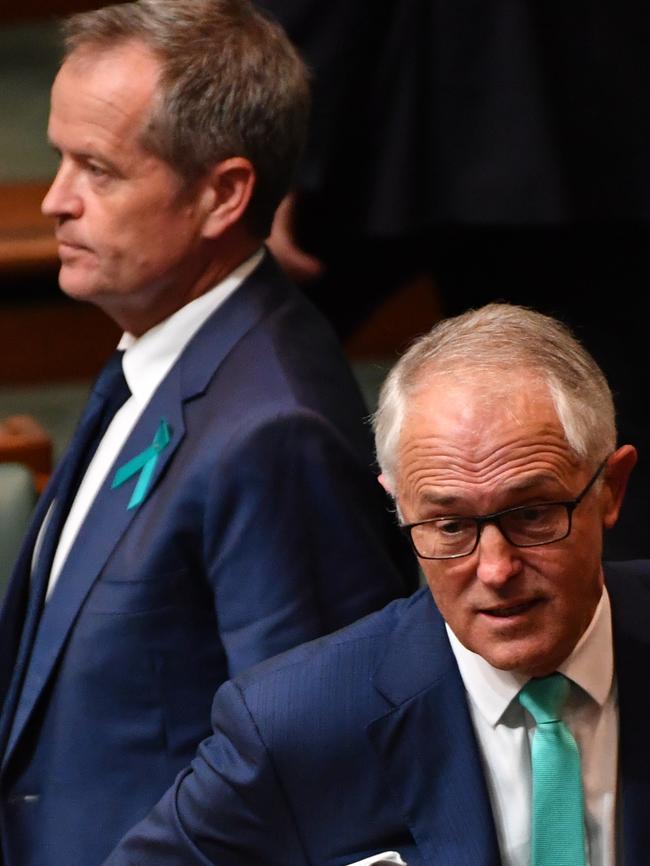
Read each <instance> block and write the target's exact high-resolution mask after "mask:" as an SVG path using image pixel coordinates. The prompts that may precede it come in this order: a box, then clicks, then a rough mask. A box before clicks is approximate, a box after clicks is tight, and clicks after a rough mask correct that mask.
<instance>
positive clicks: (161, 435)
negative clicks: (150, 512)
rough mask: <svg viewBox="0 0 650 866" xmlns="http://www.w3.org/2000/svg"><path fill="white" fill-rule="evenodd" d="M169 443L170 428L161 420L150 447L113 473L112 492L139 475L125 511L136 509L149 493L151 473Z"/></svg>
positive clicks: (170, 438) (170, 436) (170, 439)
mask: <svg viewBox="0 0 650 866" xmlns="http://www.w3.org/2000/svg"><path fill="white" fill-rule="evenodd" d="M171 441H172V428H171V427H170V426H169V424H168V423H167V422H166V421H165V419H164V418H163V419H162V420H161V422H160V426H159V427H158V429H157V430H156V435H155V436H154V437H153V442H152V443H151V445H150V446H149V447H148V448H145V449H144V451H142V452H141V453H140V454H137V455H136V456H135V457H133V458H132V459H131V460H129V461H128V463H125V464H124V466H120V468H119V469H118V470H117V472H116V473H115V477H114V478H113V483H112V484H111V489H112V490H115V488H117V487H121V486H122V484H124V482H125V481H128V480H129V478H132V477H133V476H134V475H136V474H137V473H138V472H139V473H140V477H139V478H138V481H137V484H136V485H135V489H134V491H133V495H132V496H131V499H130V501H129V504H128V505H127V511H130V510H131V509H132V508H137V507H138V505H141V504H142V502H144V499H145V497H146V495H147V492H148V491H149V486H150V485H151V479H152V478H153V473H154V470H155V468H156V464H157V463H158V458H159V456H160V453H161V452H162V451H164V449H165V448H166V447H167V446H168V445H169V443H170V442H171Z"/></svg>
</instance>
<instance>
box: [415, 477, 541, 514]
mask: <svg viewBox="0 0 650 866" xmlns="http://www.w3.org/2000/svg"><path fill="white" fill-rule="evenodd" d="M557 483H558V479H557V477H556V476H554V475H549V474H548V473H540V474H537V475H529V476H528V477H527V478H521V479H518V480H515V481H513V482H512V484H506V485H505V486H504V487H503V488H502V489H500V491H499V492H500V493H503V494H508V493H526V492H528V491H529V490H535V489H537V488H540V487H543V486H544V485H545V484H553V485H554V486H555V485H557ZM422 501H423V502H424V504H425V505H436V506H438V507H440V508H453V506H455V505H458V504H462V503H464V502H466V501H467V497H466V496H458V495H456V494H453V493H442V492H441V493H436V491H434V490H428V491H426V493H424V494H423V496H422Z"/></svg>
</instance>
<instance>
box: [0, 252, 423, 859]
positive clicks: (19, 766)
mask: <svg viewBox="0 0 650 866" xmlns="http://www.w3.org/2000/svg"><path fill="white" fill-rule="evenodd" d="M364 411H365V410H364V407H363V405H362V402H361V399H360V396H359V393H358V390H357V388H356V385H355V383H354V381H353V379H352V376H351V373H350V371H349V368H348V366H347V364H346V362H345V360H344V358H343V356H342V354H341V351H340V348H339V347H338V344H337V343H336V341H335V338H334V336H333V334H332V333H331V332H330V330H329V328H328V327H327V326H326V325H325V324H324V322H323V321H322V320H321V318H320V317H319V316H318V314H316V313H315V311H314V310H313V309H312V308H311V307H310V306H309V305H308V304H307V303H306V302H305V301H304V299H303V298H302V297H301V296H300V295H299V293H297V292H296V291H295V290H294V289H293V288H292V287H291V286H290V285H289V284H287V283H286V281H285V280H284V278H283V277H282V276H281V275H280V274H279V272H278V271H277V269H276V267H275V265H274V264H273V262H272V261H271V260H270V258H268V257H267V260H266V261H265V262H264V263H263V264H262V265H261V266H260V267H259V268H258V269H257V270H256V272H255V273H254V274H253V275H251V277H250V278H249V279H248V280H247V281H245V283H244V284H243V285H242V286H241V287H240V288H239V289H238V291H237V292H236V293H235V294H234V295H233V296H231V298H229V299H228V301H227V302H226V303H225V304H224V305H223V306H222V307H221V308H219V309H218V310H217V311H216V312H215V314H214V315H213V316H212V317H211V318H210V319H209V320H208V321H207V322H206V323H205V324H204V326H203V327H202V329H201V330H200V331H199V332H198V333H197V334H196V335H195V337H194V338H193V339H192V340H191V342H190V343H189V344H188V346H187V348H186V350H185V351H184V353H183V354H182V356H181V357H180V359H179V361H178V362H177V363H176V365H175V366H174V367H173V369H172V370H171V371H170V373H169V374H168V375H167V377H166V378H165V380H164V381H163V382H162V384H161V385H160V387H159V388H158V390H157V391H156V393H155V394H154V396H153V398H152V400H151V402H150V404H149V405H148V406H147V408H146V409H145V411H144V412H143V414H142V416H141V418H140V420H139V421H138V423H137V425H136V426H135V428H134V430H133V432H132V433H131V435H130V436H129V438H128V440H127V442H126V443H125V445H124V448H123V450H122V452H121V454H120V456H119V457H118V459H117V462H116V466H120V465H122V464H124V463H125V462H126V461H127V460H128V459H130V458H132V457H133V456H135V455H136V454H138V453H140V452H141V451H142V450H143V449H145V448H146V447H147V446H149V445H150V444H151V441H152V439H153V436H154V434H155V432H156V430H157V428H158V426H159V424H160V422H161V420H162V419H164V420H165V421H166V422H167V423H168V424H169V426H170V428H171V431H172V432H171V443H170V445H169V446H168V447H167V448H166V449H165V450H164V451H163V452H162V453H161V455H160V459H159V462H158V465H157V467H156V470H155V475H154V478H153V484H152V487H151V488H150V491H149V493H148V495H147V498H146V500H145V501H144V503H143V504H142V505H140V506H139V507H138V508H136V509H133V510H127V504H128V502H129V499H130V497H131V494H132V491H133V487H134V482H135V479H133V481H132V482H131V483H127V484H124V485H123V486H122V487H120V488H119V489H116V490H111V489H110V481H111V478H112V476H113V474H114V470H112V471H110V472H109V474H108V477H107V481H106V482H105V484H104V486H103V487H102V489H101V490H100V492H99V494H98V496H97V498H96V501H95V502H94V504H93V506H92V508H91V510H90V512H89V514H88V516H87V519H86V520H85V522H84V524H83V526H82V528H81V530H80V533H79V535H78V538H77V540H76V542H75V544H74V546H73V548H72V550H71V552H70V555H69V557H68V559H67V562H66V563H65V566H64V569H63V571H62V573H61V576H60V578H59V581H58V583H57V584H56V586H55V588H54V591H53V593H52V595H51V597H50V599H49V601H48V603H47V605H46V607H45V609H44V612H43V614H42V617H41V620H40V625H39V629H38V633H37V637H36V642H35V646H34V648H33V651H32V654H31V660H30V662H29V665H28V666H26V670H17V669H16V668H15V666H14V660H15V657H16V647H17V644H18V641H19V638H20V629H21V625H22V621H23V617H24V611H25V605H26V599H27V595H28V590H29V572H30V562H31V558H32V552H33V547H34V542H35V538H36V534H37V531H38V527H39V526H40V524H41V522H42V519H43V516H44V514H45V512H46V510H47V508H48V506H49V504H50V503H51V501H52V498H53V497H54V496H55V495H56V491H57V483H58V479H59V477H60V473H57V474H55V476H54V478H53V479H52V483H51V484H50V486H49V488H48V490H47V492H46V493H45V494H44V496H43V498H42V501H41V503H40V507H39V508H38V512H37V514H36V516H35V519H34V522H33V526H32V528H31V530H30V531H29V533H28V537H27V539H26V541H25V544H24V547H23V550H22V553H21V556H20V558H19V561H18V563H17V566H16V569H15V574H14V577H13V581H12V584H11V585H10V588H9V590H8V592H7V596H6V600H5V606H4V609H3V611H2V613H1V616H0V702H1V701H2V700H3V696H4V695H5V694H6V691H7V688H8V687H9V685H10V683H11V679H12V677H16V676H24V678H25V679H24V684H23V687H22V691H21V697H20V701H19V703H18V707H17V710H16V714H15V717H14V718H13V722H12V729H11V734H10V736H9V740H8V744H7V747H6V750H5V753H4V755H2V763H1V766H0V785H1V789H2V802H1V805H0V832H1V837H2V849H3V858H4V859H3V863H4V866H71V864H73V863H80V864H81V863H83V866H96V864H99V863H100V862H101V861H102V860H103V859H104V857H106V856H107V855H108V853H109V852H110V850H111V849H112V848H113V847H114V845H115V844H117V842H118V841H119V839H120V838H121V837H122V836H123V835H124V833H126V831H127V830H128V829H129V828H130V827H131V826H132V825H133V824H134V823H136V822H137V821H138V820H140V818H142V817H143V816H144V815H146V813H147V812H148V811H149V809H150V808H151V807H152V806H153V805H154V804H155V803H156V801H157V800H158V799H159V797H160V796H161V795H162V794H163V792H164V791H165V790H166V788H167V787H168V786H169V785H170V784H171V783H172V781H173V779H174V777H175V776H176V774H177V773H178V772H179V770H180V769H181V768H182V767H183V766H185V765H186V764H187V763H188V762H189V760H190V759H191V757H192V755H193V754H194V751H195V749H196V746H197V744H198V743H199V742H200V741H201V739H203V737H205V736H207V735H208V734H209V732H210V704H211V701H212V697H213V695H214V692H215V690H216V688H217V687H218V686H219V684H220V683H221V682H223V681H224V680H226V679H227V678H228V677H230V676H232V675H234V674H236V673H238V672H239V671H241V670H243V669H245V668H247V667H249V666H251V665H253V664H255V663H257V662H259V661H261V660H262V659H265V658H268V657H269V656H271V655H274V654H276V653H278V652H280V651H282V650H285V649H287V648H288V647H291V646H294V645H296V644H299V643H301V642H303V641H306V640H308V639H312V638H315V637H318V636H319V635H322V634H325V633H328V632H330V631H333V630H335V629H337V628H339V627H341V626H342V625H345V624H348V623H350V622H352V621H354V620H355V619H357V618H358V617H359V616H362V615H364V614H365V613H368V612H369V611H371V610H376V609H378V608H380V607H382V606H383V605H384V604H385V603H387V602H388V601H389V600H390V599H392V598H395V597H396V596H399V595H403V594H405V593H406V592H408V591H410V590H411V589H412V586H410V587H408V586H407V588H406V589H405V588H404V579H403V575H402V574H400V568H399V566H397V565H396V563H397V562H398V560H399V557H400V550H402V548H401V547H400V546H399V544H397V543H396V544H395V546H394V547H393V549H391V544H393V543H394V542H398V541H400V542H401V539H397V536H396V530H395V528H394V527H393V522H394V521H393V519H392V517H391V515H390V514H389V513H388V510H387V508H386V503H385V501H384V500H383V494H382V491H381V488H380V487H379V485H378V483H377V481H376V479H375V478H374V477H373V469H372V465H373V461H372V452H371V450H370V445H369V433H368V431H367V429H366V427H365V425H364V424H363V423H362V418H363V415H364ZM394 533H395V534H394ZM399 565H401V563H399ZM407 570H408V568H407ZM411 573H412V574H413V578H415V574H414V571H413V569H411ZM0 705H1V704H0ZM4 721H5V723H6V722H7V721H8V720H7V719H6V718H5V720H4Z"/></svg>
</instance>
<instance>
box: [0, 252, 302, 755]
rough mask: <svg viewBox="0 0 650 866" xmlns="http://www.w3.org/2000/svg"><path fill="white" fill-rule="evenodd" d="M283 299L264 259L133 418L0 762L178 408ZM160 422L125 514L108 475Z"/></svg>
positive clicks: (46, 615)
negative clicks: (157, 442)
mask: <svg viewBox="0 0 650 866" xmlns="http://www.w3.org/2000/svg"><path fill="white" fill-rule="evenodd" d="M286 294H287V290H286V288H285V287H283V286H282V284H281V278H280V277H279V276H278V275H277V271H276V268H275V266H274V264H273V263H272V262H271V261H270V260H269V258H268V256H267V258H266V260H265V261H263V262H262V264H261V265H260V267H259V268H258V269H257V270H256V271H255V272H254V273H253V274H252V275H251V276H250V277H249V278H248V279H247V280H246V281H245V282H244V283H243V284H242V285H241V286H240V287H239V289H238V290H237V291H236V292H235V293H234V294H233V295H232V296H231V297H230V298H229V299H228V300H227V301H226V302H225V303H224V304H223V306H221V307H219V308H218V309H217V310H216V311H215V312H214V313H213V315H212V316H210V318H209V319H208V320H207V321H206V322H205V323H204V325H203V326H202V327H201V328H200V329H199V331H198V332H197V333H196V334H195V336H194V337H193V338H192V340H191V341H190V343H189V344H188V345H187V346H186V348H185V350H184V352H183V354H182V355H181V357H180V358H179V360H178V361H177V363H176V364H175V365H174V367H173V368H172V370H171V371H170V372H169V374H168V375H167V377H166V378H165V379H164V380H163V382H162V383H161V384H160V386H159V388H158V389H157V391H156V393H155V394H154V396H153V397H152V399H151V401H150V403H149V405H148V406H147V408H146V409H145V411H144V412H143V414H142V416H141V417H140V419H139V420H138V423H137V424H136V426H135V428H134V429H133V431H132V433H131V435H130V436H129V437H128V439H127V441H126V443H125V445H124V447H123V449H122V451H121V452H120V454H119V456H118V458H117V460H116V462H115V465H114V466H113V467H112V468H111V469H110V471H109V472H108V474H107V476H106V480H105V481H104V484H103V485H102V488H101V489H100V491H99V493H98V495H97V497H96V499H95V501H94V503H93V505H92V507H91V509H90V511H89V512H88V515H87V517H86V520H85V521H84V524H83V526H82V527H81V529H80V531H79V534H78V536H77V538H76V540H75V542H74V544H73V546H72V548H71V550H70V553H69V555H68V558H67V560H66V562H65V565H64V568H63V571H62V573H61V575H60V577H59V580H58V582H57V585H56V586H55V588H54V590H53V592H52V594H51V597H50V599H49V600H48V602H47V604H46V606H45V609H44V611H43V615H42V617H41V620H40V623H39V628H38V632H37V635H36V640H35V643H34V647H33V650H32V654H31V659H30V661H29V667H28V670H27V675H26V678H25V681H24V684H23V688H22V692H21V697H20V702H19V704H18V707H17V710H16V714H15V717H14V721H13V728H12V733H11V738H10V741H9V744H8V747H7V751H6V754H5V760H8V759H9V757H10V753H11V751H12V750H13V747H14V746H15V744H16V742H17V741H18V739H19V737H20V735H21V733H22V731H23V730H24V727H25V724H26V723H27V721H28V719H29V717H30V715H31V713H32V710H33V709H34V706H35V704H36V701H37V700H38V698H39V696H40V694H41V693H42V691H43V688H44V687H45V685H46V683H47V682H48V680H49V678H50V676H51V675H52V671H53V669H54V667H55V665H56V662H57V660H58V658H59V656H60V653H61V650H62V648H63V646H64V644H65V641H66V638H67V636H68V634H69V632H70V629H71V627H72V626H73V624H74V621H75V619H76V617H77V615H78V613H79V610H80V608H81V606H82V605H83V603H84V600H85V598H86V596H87V595H88V593H89V592H90V589H91V588H92V586H93V584H94V582H95V581H96V580H97V578H98V577H99V575H100V573H101V571H102V569H103V568H104V566H105V564H106V562H107V560H108V558H109V557H110V555H111V553H112V552H113V550H114V549H115V547H116V545H117V544H118V543H119V541H120V539H121V538H122V536H123V535H124V533H125V532H127V530H128V528H129V526H130V524H131V522H132V521H133V520H137V517H138V513H139V510H140V508H145V507H147V505H148V503H149V502H153V501H155V496H156V488H157V486H158V484H159V482H160V480H161V479H162V478H163V477H164V474H165V471H166V469H167V467H168V465H169V463H170V462H171V460H172V459H173V458H174V456H175V454H176V453H177V452H178V450H179V447H180V445H181V443H182V441H183V439H184V437H185V420H184V405H185V404H186V403H187V402H188V401H189V400H193V399H198V398H200V397H201V396H202V395H203V394H204V393H205V391H206V389H207V388H208V386H209V384H210V381H211V379H212V378H213V377H214V375H215V372H216V371H217V369H218V367H219V366H220V364H221V363H222V361H223V360H224V358H225V357H226V356H227V355H228V354H229V352H230V351H231V350H232V349H233V347H234V346H235V345H236V344H237V343H238V342H239V341H240V340H241V339H242V337H243V336H244V335H245V334H246V333H247V332H248V331H249V330H250V329H251V328H253V327H254V326H255V325H256V324H257V323H258V322H259V321H260V319H261V318H263V317H264V316H265V315H266V314H267V313H268V312H269V311H271V310H273V309H275V308H277V306H278V305H279V304H280V303H282V302H283V301H284V300H285V299H286ZM161 420H165V421H166V422H167V423H168V424H169V426H170V428H171V442H170V443H169V445H168V446H167V447H166V448H165V449H164V450H163V451H162V452H161V453H160V455H159V459H158V462H157V464H156V468H155V471H154V475H153V477H152V479H151V484H150V486H149V490H148V493H147V497H146V499H145V501H144V502H143V504H142V505H141V506H140V507H139V508H134V509H132V510H128V508H127V506H128V503H129V500H130V498H131V494H132V492H133V487H134V485H135V482H136V478H134V479H133V480H131V481H130V482H127V483H125V484H123V485H122V486H121V487H119V488H117V489H115V490H112V489H111V481H112V478H113V475H114V473H115V471H116V469H117V468H118V467H120V466H122V465H123V464H124V463H126V462H127V461H128V460H130V459H131V458H133V457H134V456H136V455H137V454H140V453H141V452H142V451H144V450H145V448H148V447H149V446H150V445H151V442H152V439H153V437H154V434H155V433H156V430H157V429H158V427H159V425H160V422H161ZM53 480H54V479H53ZM52 486H54V485H52ZM50 501H51V497H50ZM39 513H40V514H41V517H40V520H39V522H38V524H37V526H38V525H40V522H42V516H43V515H44V513H45V510H44V507H43V508H39ZM35 522H36V521H35ZM32 546H33V545H32ZM23 568H26V570H27V573H28V572H29V567H28V565H25V564H24V563H23ZM16 592H18V590H16ZM14 607H15V605H14Z"/></svg>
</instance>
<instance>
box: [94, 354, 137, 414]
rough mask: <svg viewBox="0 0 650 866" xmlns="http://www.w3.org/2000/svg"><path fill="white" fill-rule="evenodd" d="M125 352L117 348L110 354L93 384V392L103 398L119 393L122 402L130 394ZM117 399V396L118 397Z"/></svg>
mask: <svg viewBox="0 0 650 866" xmlns="http://www.w3.org/2000/svg"><path fill="white" fill-rule="evenodd" d="M123 358H124V352H123V351H121V350H120V349H116V350H115V351H114V352H113V354H112V355H111V356H110V358H109V359H108V361H107V362H106V364H105V365H104V367H103V368H102V370H101V372H100V374H99V376H98V377H97V379H96V380H95V384H94V385H93V393H95V394H97V395H98V396H99V397H101V398H102V399H106V398H108V397H113V395H119V397H121V398H122V402H124V400H125V399H126V397H128V396H129V393H130V392H129V386H128V385H127V383H126V379H125V378H124V369H123V367H122V359H123ZM116 399H117V398H116Z"/></svg>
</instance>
